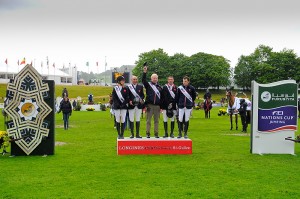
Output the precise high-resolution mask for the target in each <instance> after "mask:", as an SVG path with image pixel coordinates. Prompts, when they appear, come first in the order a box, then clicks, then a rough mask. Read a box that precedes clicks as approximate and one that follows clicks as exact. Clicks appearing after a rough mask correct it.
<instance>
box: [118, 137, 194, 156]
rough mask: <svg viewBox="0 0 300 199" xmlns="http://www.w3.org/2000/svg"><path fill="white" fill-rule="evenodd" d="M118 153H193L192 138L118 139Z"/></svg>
mask: <svg viewBox="0 0 300 199" xmlns="http://www.w3.org/2000/svg"><path fill="white" fill-rule="evenodd" d="M117 153H118V155H131V154H132V155H133V154H145V155H147V154H192V140H190V139H152V138H150V139H130V138H125V139H118V140H117Z"/></svg>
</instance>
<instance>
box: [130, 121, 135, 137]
mask: <svg viewBox="0 0 300 199" xmlns="http://www.w3.org/2000/svg"><path fill="white" fill-rule="evenodd" d="M129 125H130V131H131V136H130V138H134V133H133V130H134V127H133V122H129Z"/></svg>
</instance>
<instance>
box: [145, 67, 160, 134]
mask: <svg viewBox="0 0 300 199" xmlns="http://www.w3.org/2000/svg"><path fill="white" fill-rule="evenodd" d="M147 71H148V66H147V62H146V63H144V69H143V78H142V82H143V84H144V86H145V89H146V95H147V96H146V101H145V105H146V108H147V126H146V134H147V138H150V128H151V119H152V116H154V136H155V138H159V135H158V125H159V115H160V103H161V91H162V88H161V86H160V85H159V84H158V76H157V74H155V73H154V74H152V75H151V81H150V82H147V80H146V76H147Z"/></svg>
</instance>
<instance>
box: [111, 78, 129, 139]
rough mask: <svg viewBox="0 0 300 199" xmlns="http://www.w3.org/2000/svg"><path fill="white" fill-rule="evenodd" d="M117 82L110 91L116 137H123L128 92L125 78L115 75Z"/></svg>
mask: <svg viewBox="0 0 300 199" xmlns="http://www.w3.org/2000/svg"><path fill="white" fill-rule="evenodd" d="M117 83H118V85H116V86H115V87H114V88H113V91H112V98H113V99H112V100H113V109H114V113H115V117H116V126H117V132H118V139H124V128H125V119H126V113H127V108H128V107H127V104H128V101H129V92H128V89H127V88H126V87H125V78H124V77H123V76H119V77H117Z"/></svg>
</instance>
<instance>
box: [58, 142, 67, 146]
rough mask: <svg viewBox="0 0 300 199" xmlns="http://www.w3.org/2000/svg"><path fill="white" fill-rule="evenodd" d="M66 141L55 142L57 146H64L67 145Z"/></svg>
mask: <svg viewBox="0 0 300 199" xmlns="http://www.w3.org/2000/svg"><path fill="white" fill-rule="evenodd" d="M66 144H67V143H66V142H55V146H63V145H66Z"/></svg>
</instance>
